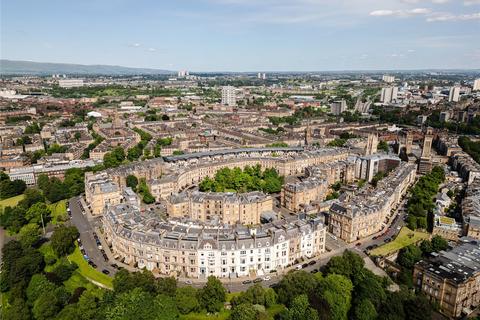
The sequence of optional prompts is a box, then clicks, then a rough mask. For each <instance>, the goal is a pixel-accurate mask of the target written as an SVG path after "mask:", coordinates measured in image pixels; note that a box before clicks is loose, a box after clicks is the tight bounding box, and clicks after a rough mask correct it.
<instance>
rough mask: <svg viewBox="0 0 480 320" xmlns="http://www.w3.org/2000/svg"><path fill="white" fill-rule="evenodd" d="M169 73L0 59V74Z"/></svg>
mask: <svg viewBox="0 0 480 320" xmlns="http://www.w3.org/2000/svg"><path fill="white" fill-rule="evenodd" d="M171 73H173V72H172V71H168V70H160V69H147V68H129V67H121V66H109V65H83V64H70V63H49V62H32V61H19V60H6V59H0V74H2V75H12V74H18V75H50V74H69V75H160V74H171Z"/></svg>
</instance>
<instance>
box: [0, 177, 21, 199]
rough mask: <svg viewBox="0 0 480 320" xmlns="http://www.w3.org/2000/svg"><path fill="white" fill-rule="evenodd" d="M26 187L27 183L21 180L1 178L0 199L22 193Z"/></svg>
mask: <svg viewBox="0 0 480 320" xmlns="http://www.w3.org/2000/svg"><path fill="white" fill-rule="evenodd" d="M26 188H27V185H26V184H25V182H24V181H22V180H13V181H11V180H10V179H3V180H1V181H0V199H7V198H10V197H14V196H18V195H19V194H22V193H23V191H25V189H26Z"/></svg>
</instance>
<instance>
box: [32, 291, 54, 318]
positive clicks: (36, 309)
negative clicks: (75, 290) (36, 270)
mask: <svg viewBox="0 0 480 320" xmlns="http://www.w3.org/2000/svg"><path fill="white" fill-rule="evenodd" d="M60 310H61V305H60V301H59V299H58V297H57V295H56V294H55V292H54V291H47V292H45V293H43V294H42V295H41V296H39V297H38V299H37V300H36V301H35V302H34V304H33V309H32V311H33V316H34V317H35V319H37V320H47V319H52V318H54V317H55V315H56V314H57V313H58V312H59V311H60Z"/></svg>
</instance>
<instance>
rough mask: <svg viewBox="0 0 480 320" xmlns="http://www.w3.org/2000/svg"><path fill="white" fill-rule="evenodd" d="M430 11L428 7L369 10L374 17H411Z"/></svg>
mask: <svg viewBox="0 0 480 320" xmlns="http://www.w3.org/2000/svg"><path fill="white" fill-rule="evenodd" d="M430 12H431V11H430V9H427V8H414V9H408V10H389V9H384V10H375V11H372V12H370V15H371V16H374V17H387V16H394V17H412V16H418V15H427V14H429V13H430Z"/></svg>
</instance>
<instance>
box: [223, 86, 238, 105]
mask: <svg viewBox="0 0 480 320" xmlns="http://www.w3.org/2000/svg"><path fill="white" fill-rule="evenodd" d="M222 104H223V105H227V106H231V107H233V106H236V105H237V96H236V90H235V87H232V86H224V87H222Z"/></svg>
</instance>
